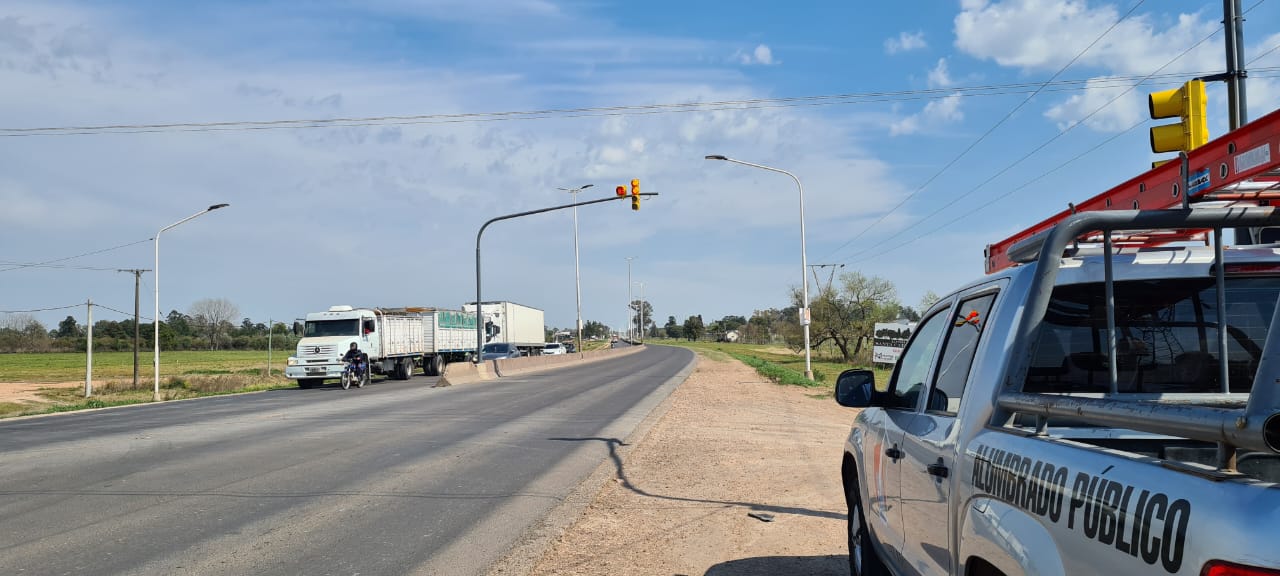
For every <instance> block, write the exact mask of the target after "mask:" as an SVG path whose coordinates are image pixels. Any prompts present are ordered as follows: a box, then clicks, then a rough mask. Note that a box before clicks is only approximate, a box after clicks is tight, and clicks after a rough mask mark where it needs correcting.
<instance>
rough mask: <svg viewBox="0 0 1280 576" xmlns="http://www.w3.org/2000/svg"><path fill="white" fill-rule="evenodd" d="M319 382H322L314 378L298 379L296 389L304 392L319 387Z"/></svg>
mask: <svg viewBox="0 0 1280 576" xmlns="http://www.w3.org/2000/svg"><path fill="white" fill-rule="evenodd" d="M321 382H323V380H319V379H316V378H299V379H298V387H299V388H302V389H303V390H306V389H308V388H315V387H316V386H319V385H320V383H321Z"/></svg>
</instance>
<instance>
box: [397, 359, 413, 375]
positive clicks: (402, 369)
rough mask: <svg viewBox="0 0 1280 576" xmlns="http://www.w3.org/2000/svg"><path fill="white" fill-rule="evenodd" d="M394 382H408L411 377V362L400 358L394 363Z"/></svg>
mask: <svg viewBox="0 0 1280 576" xmlns="http://www.w3.org/2000/svg"><path fill="white" fill-rule="evenodd" d="M395 376H396V380H408V379H409V378H411V377H412V376H413V360H410V359H408V358H401V359H400V360H397V361H396V372H395Z"/></svg>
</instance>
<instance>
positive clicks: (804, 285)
mask: <svg viewBox="0 0 1280 576" xmlns="http://www.w3.org/2000/svg"><path fill="white" fill-rule="evenodd" d="M706 159H707V160H723V161H725V162H732V163H734V164H742V165H743V166H750V167H752V168H759V169H761V170H768V171H770V172H778V173H780V174H786V175H787V176H790V177H791V179H792V180H795V181H796V188H797V189H798V190H799V191H800V282H801V284H800V287H801V289H800V293H801V299H802V308H801V309H800V324H801V325H802V326H803V327H804V377H805V378H808V379H810V380H813V363H812V360H811V356H810V352H809V257H808V255H807V252H806V251H805V243H804V186H802V185H800V179H799V178H796V175H795V174H792V173H790V172H787V171H786V170H782V169H779V168H773V167H770V166H764V165H761V164H752V163H751V162H743V161H742V160H734V159H733V158H729V157H727V156H723V155H720V154H713V155H710V156H707V157H706Z"/></svg>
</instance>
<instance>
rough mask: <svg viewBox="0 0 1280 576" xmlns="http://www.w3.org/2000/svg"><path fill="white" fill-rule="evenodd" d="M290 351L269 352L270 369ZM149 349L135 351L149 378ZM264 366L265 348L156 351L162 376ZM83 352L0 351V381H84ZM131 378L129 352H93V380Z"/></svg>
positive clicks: (140, 371)
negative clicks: (37, 352)
mask: <svg viewBox="0 0 1280 576" xmlns="http://www.w3.org/2000/svg"><path fill="white" fill-rule="evenodd" d="M291 353H292V350H276V351H274V352H273V353H272V355H271V363H272V371H273V372H274V371H277V370H284V365H285V361H286V359H287V358H288V357H289V355H290V354H291ZM151 358H152V356H151V351H150V350H144V351H142V352H140V353H139V354H138V374H139V376H140V377H141V378H143V379H145V380H147V382H148V383H149V382H150V381H151V374H152V367H151ZM266 368H267V352H266V351H265V350H243V351H242V350H232V351H223V350H218V351H212V352H209V351H186V352H164V351H161V352H160V374H161V376H162V377H167V376H174V375H178V376H181V375H192V374H247V373H252V372H254V371H256V372H257V373H261V372H262V371H263V370H265V369H266ZM84 372H85V355H84V354H83V353H52V354H0V382H70V381H73V380H84ZM120 378H129V379H132V378H133V352H99V353H94V355H93V379H94V380H99V379H102V380H114V379H120Z"/></svg>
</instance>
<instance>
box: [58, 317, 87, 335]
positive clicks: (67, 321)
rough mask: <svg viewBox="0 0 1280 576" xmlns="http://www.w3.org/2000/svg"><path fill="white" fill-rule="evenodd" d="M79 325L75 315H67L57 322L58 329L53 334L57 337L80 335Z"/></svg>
mask: <svg viewBox="0 0 1280 576" xmlns="http://www.w3.org/2000/svg"><path fill="white" fill-rule="evenodd" d="M81 332H82V331H81V330H80V325H79V324H77V323H76V318H75V316H67V317H66V318H63V319H62V321H61V322H59V323H58V330H57V331H56V332H54V334H55V335H56V336H57V337H58V338H75V337H77V336H80V335H81Z"/></svg>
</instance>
